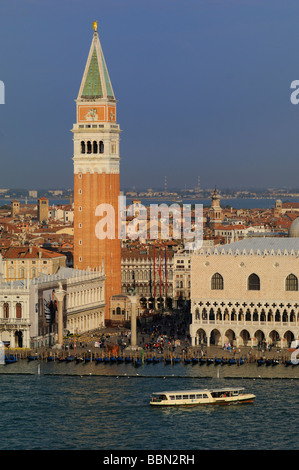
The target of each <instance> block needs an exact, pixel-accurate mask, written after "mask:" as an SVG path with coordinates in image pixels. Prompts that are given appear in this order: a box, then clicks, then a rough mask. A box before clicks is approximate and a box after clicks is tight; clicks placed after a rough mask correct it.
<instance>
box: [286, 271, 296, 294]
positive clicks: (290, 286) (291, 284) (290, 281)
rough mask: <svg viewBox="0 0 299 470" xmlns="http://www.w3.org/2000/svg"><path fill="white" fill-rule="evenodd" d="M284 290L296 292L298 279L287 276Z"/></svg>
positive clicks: (293, 276) (291, 275)
mask: <svg viewBox="0 0 299 470" xmlns="http://www.w3.org/2000/svg"><path fill="white" fill-rule="evenodd" d="M286 290H288V291H296V290H298V278H297V276H295V274H289V275H288V276H287V278H286Z"/></svg>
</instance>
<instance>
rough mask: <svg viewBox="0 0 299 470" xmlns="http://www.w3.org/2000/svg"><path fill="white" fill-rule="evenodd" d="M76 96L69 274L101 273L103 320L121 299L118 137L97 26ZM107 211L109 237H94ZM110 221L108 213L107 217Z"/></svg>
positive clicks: (113, 105)
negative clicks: (111, 229)
mask: <svg viewBox="0 0 299 470" xmlns="http://www.w3.org/2000/svg"><path fill="white" fill-rule="evenodd" d="M93 29H94V33H93V38H92V43H91V47H90V51H89V54H88V58H87V63H86V66H85V70H84V74H83V78H82V82H81V86H80V90H79V94H78V97H77V100H76V107H77V120H76V124H74V126H73V129H72V132H73V141H74V157H73V161H74V268H78V269H84V270H86V269H89V268H90V269H95V268H96V269H98V268H102V266H103V267H104V271H105V276H106V281H105V301H106V320H107V319H108V318H109V304H110V298H111V296H112V295H118V294H120V293H121V246H120V239H119V237H118V216H117V214H118V196H119V193H120V188H119V160H120V158H119V134H120V128H119V125H118V124H117V122H116V99H115V96H114V92H113V89H112V85H111V81H110V78H109V74H108V69H107V66H106V62H105V59H104V55H103V51H102V47H101V43H100V39H99V35H98V31H97V22H94V24H93ZM102 204H107V205H109V206H110V207H112V208H113V210H114V213H115V217H114V220H113V221H111V222H113V225H114V229H115V230H114V235H115V236H114V237H111V234H110V238H107V237H101V236H100V237H99V234H98V233H96V226H97V223H98V222H99V221H100V219H101V217H99V215H102V216H105V215H106V214H103V213H102V214H99V211H98V212H97V215H96V209H97V208H98V207H99V205H102ZM110 215H111V212H110Z"/></svg>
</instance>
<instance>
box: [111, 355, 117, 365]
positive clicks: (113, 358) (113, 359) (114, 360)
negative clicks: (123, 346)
mask: <svg viewBox="0 0 299 470" xmlns="http://www.w3.org/2000/svg"><path fill="white" fill-rule="evenodd" d="M116 360H117V359H116V357H115V356H111V357H110V362H111V363H113V364H115V363H116Z"/></svg>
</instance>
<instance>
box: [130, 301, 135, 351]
mask: <svg viewBox="0 0 299 470" xmlns="http://www.w3.org/2000/svg"><path fill="white" fill-rule="evenodd" d="M129 299H130V301H131V307H132V309H131V346H133V347H136V346H137V308H136V307H137V298H136V296H133V295H131V296H130V297H129Z"/></svg>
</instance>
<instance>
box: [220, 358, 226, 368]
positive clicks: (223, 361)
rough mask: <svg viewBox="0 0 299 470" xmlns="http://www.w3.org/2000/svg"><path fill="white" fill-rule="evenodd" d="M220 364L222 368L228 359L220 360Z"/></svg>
mask: <svg viewBox="0 0 299 470" xmlns="http://www.w3.org/2000/svg"><path fill="white" fill-rule="evenodd" d="M221 364H222V365H223V366H224V365H225V364H228V359H224V358H222V359H221Z"/></svg>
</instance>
